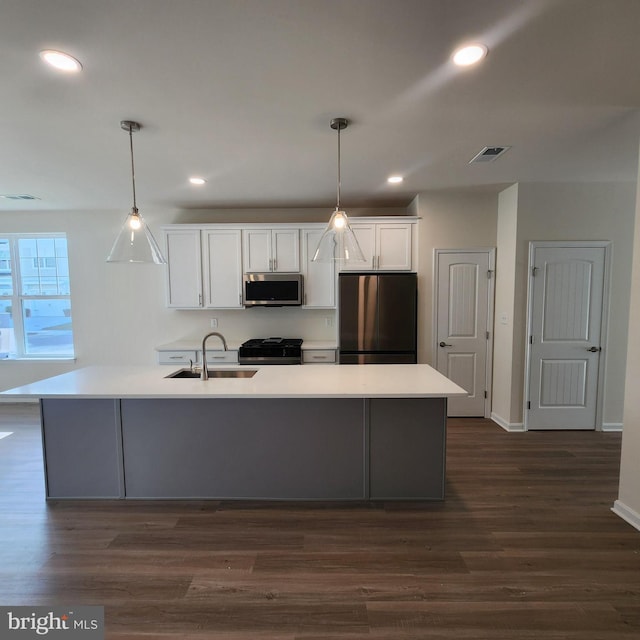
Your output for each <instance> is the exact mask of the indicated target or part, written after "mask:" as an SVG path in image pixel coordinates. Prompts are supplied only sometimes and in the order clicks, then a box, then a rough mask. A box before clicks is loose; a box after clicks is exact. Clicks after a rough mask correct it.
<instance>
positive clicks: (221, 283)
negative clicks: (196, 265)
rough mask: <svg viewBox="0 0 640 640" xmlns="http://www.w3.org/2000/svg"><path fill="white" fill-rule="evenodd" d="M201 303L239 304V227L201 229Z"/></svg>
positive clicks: (215, 305) (217, 305) (221, 306)
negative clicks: (202, 258)
mask: <svg viewBox="0 0 640 640" xmlns="http://www.w3.org/2000/svg"><path fill="white" fill-rule="evenodd" d="M203 235H204V237H203V246H204V270H205V306H206V307H209V308H216V309H238V308H240V307H241V306H242V240H241V238H242V236H241V231H240V229H211V230H208V231H204V232H203Z"/></svg>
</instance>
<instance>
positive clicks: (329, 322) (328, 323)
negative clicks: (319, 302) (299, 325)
mask: <svg viewBox="0 0 640 640" xmlns="http://www.w3.org/2000/svg"><path fill="white" fill-rule="evenodd" d="M324 326H325V327H333V318H332V317H331V316H325V319H324Z"/></svg>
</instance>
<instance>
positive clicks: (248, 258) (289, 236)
mask: <svg viewBox="0 0 640 640" xmlns="http://www.w3.org/2000/svg"><path fill="white" fill-rule="evenodd" d="M242 245H243V256H244V258H243V260H244V271H245V273H256V272H257V273H263V272H269V271H274V272H281V273H298V272H299V271H300V232H299V230H298V229H264V228H262V229H251V228H248V229H244V230H243V232H242Z"/></svg>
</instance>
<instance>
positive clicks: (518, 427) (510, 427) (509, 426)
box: [491, 411, 524, 433]
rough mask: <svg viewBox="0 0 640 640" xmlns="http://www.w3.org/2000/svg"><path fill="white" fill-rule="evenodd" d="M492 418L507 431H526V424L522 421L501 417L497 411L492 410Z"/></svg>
mask: <svg viewBox="0 0 640 640" xmlns="http://www.w3.org/2000/svg"><path fill="white" fill-rule="evenodd" d="M491 419H492V420H493V421H494V422H495V423H496V424H497V425H498V426H500V427H502V428H503V429H504V430H505V431H509V432H510V433H518V432H522V431H524V424H522V422H508V421H507V420H505V419H504V418H502V417H500V416H499V415H498V414H497V413H493V411H492V412H491Z"/></svg>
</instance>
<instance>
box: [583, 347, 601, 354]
mask: <svg viewBox="0 0 640 640" xmlns="http://www.w3.org/2000/svg"><path fill="white" fill-rule="evenodd" d="M587 351H591V353H598V351H602V347H589V348H588V349H587Z"/></svg>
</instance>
